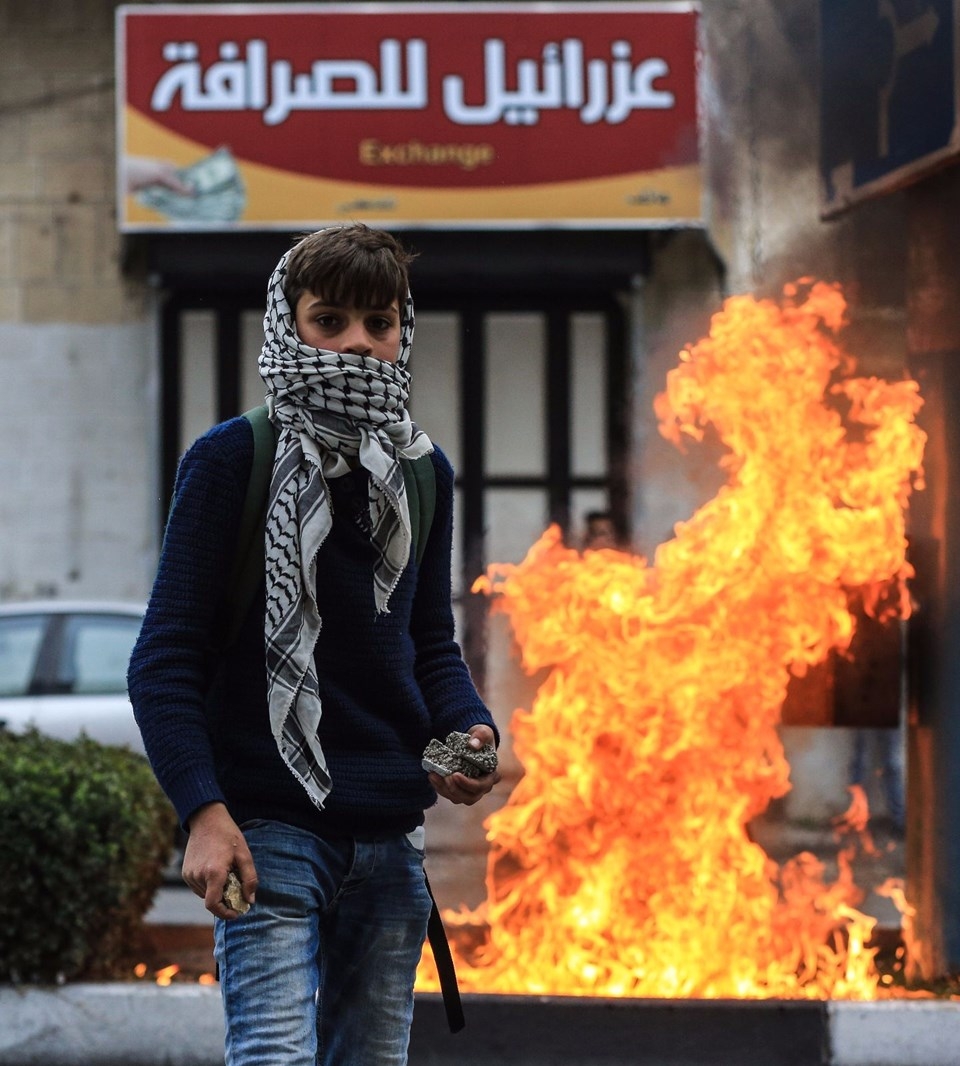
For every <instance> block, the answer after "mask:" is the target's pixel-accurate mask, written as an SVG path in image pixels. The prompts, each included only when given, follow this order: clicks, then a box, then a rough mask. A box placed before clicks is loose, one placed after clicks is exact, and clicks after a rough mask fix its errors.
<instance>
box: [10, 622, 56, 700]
mask: <svg viewBox="0 0 960 1066" xmlns="http://www.w3.org/2000/svg"><path fill="white" fill-rule="evenodd" d="M46 624H47V620H46V619H45V618H44V617H43V615H39V614H35V615H28V616H21V617H18V618H0V696H25V695H26V694H27V692H28V691H29V689H30V682H31V681H32V680H33V672H34V668H35V667H36V664H37V656H38V655H39V653H40V645H41V644H42V643H43V632H44V629H45V628H46Z"/></svg>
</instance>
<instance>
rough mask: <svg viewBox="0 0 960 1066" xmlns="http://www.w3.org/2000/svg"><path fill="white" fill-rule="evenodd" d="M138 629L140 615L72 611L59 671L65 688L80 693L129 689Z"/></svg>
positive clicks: (60, 680) (67, 622) (65, 632)
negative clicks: (131, 660)
mask: <svg viewBox="0 0 960 1066" xmlns="http://www.w3.org/2000/svg"><path fill="white" fill-rule="evenodd" d="M139 632H140V619H139V618H128V617H124V616H123V615H99V616H97V615H71V616H70V617H69V618H68V619H67V620H66V626H65V629H64V634H63V659H62V662H61V664H60V669H59V671H58V673H59V674H60V676H59V678H58V681H59V682H60V683H61V685H62V686H63V690H64V691H66V692H72V693H74V695H78V696H79V695H84V694H90V693H96V694H98V695H99V694H102V693H115V694H116V693H124V692H126V691H127V663H128V662H129V661H130V653H131V652H132V651H133V645H134V643H135V642H136V639H137V634H138V633H139Z"/></svg>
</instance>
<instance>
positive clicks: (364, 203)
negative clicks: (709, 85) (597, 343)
mask: <svg viewBox="0 0 960 1066" xmlns="http://www.w3.org/2000/svg"><path fill="white" fill-rule="evenodd" d="M117 20H118V21H117V29H118V33H117V41H118V46H117V47H118V57H117V61H118V86H119V89H118V125H119V139H120V146H121V151H120V166H119V197H118V199H119V204H120V212H119V217H120V224H121V228H123V229H125V230H161V229H169V228H176V229H210V228H214V229H237V228H247V229H250V228H255V229H268V228H280V227H283V228H289V227H291V226H307V225H313V224H319V223H323V222H328V221H337V220H344V219H346V218H353V219H363V220H366V221H376V222H378V223H382V224H390V225H394V226H403V225H424V224H439V225H447V226H455V225H456V226H459V225H463V226H478V225H483V226H508V225H528V224H534V225H535V224H537V223H541V222H542V223H560V224H567V225H581V226H630V225H640V226H650V225H677V224H696V223H698V222H699V221H700V171H699V155H698V136H697V133H698V131H697V77H696V75H697V10H696V6H695V5H693V4H689V3H642V2H637V3H582V4H543V3H540V4H509V3H484V4H470V3H462V4H461V3H457V4H415V5H414V4H411V5H406V4H395V3H390V4H344V5H338V4H326V3H324V4H290V5H287V4H270V5H267V4H189V5H186V4H184V5H163V4H151V5H149V6H124V7H120V8H119V9H118V13H117Z"/></svg>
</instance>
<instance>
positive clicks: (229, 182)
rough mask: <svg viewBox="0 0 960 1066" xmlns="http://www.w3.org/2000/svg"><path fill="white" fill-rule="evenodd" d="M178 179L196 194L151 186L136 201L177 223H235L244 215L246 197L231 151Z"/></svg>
mask: <svg viewBox="0 0 960 1066" xmlns="http://www.w3.org/2000/svg"><path fill="white" fill-rule="evenodd" d="M177 175H178V176H179V178H180V179H181V181H183V182H184V183H185V184H187V185H189V186H190V188H191V189H193V190H194V194H193V195H192V196H186V195H184V194H183V193H178V192H175V191H174V190H173V189H168V188H166V186H163V185H148V186H146V188H144V189H141V190H140V192H139V193H137V199H138V200H139V202H140V203H141V204H143V205H144V207H149V208H151V209H152V210H154V211H158V212H160V214H162V215H166V216H167V218H169V219H172V220H173V221H176V222H236V220H237V219H238V218H240V216H241V215H242V214H243V209H244V207H245V206H246V202H247V194H246V190H245V189H244V186H243V180H242V179H241V177H240V169H239V168H238V166H237V162H236V160H235V159H234V158H233V154H232V153H231V151H230V149H229V148H226V147H222V148H218V149H217V150H216V151H215V152H212V153H211V154H210V155H208V156H204V158H203V159H199V160H197V162H196V163H193V164H191V165H190V166H188V167H183V168H182V169H180V170H178V171H177Z"/></svg>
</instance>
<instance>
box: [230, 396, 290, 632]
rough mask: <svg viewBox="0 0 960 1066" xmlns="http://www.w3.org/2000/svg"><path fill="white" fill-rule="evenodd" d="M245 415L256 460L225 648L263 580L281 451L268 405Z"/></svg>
mask: <svg viewBox="0 0 960 1066" xmlns="http://www.w3.org/2000/svg"><path fill="white" fill-rule="evenodd" d="M243 417H244V418H245V419H246V420H247V421H248V422H249V423H250V428H251V429H252V430H253V462H252V464H251V466H250V480H249V481H248V482H247V494H246V496H245V497H244V500H243V512H242V513H241V515H240V529H239V531H238V533H237V551H236V554H235V555H234V557H233V570H232V571H231V573H230V582H229V584H228V585H227V599H226V604H225V607H224V618H225V620H226V636H225V637H224V642H223V647H224V648H229V647H230V645H231V644H233V642H234V641H235V640H236V639H237V636H238V635H239V633H240V627H241V626H242V625H243V622H244V619H245V618H246V617H247V614H248V613H249V611H250V605H251V604H252V603H253V597H254V596H255V595H256V593H257V589H258V588H259V587H260V582H261V581H262V580H263V565H264V564H263V530H264V526H265V525H266V520H267V503H268V501H269V499H270V477H271V475H272V474H273V459H274V456H275V455H276V452H277V431H276V429H275V428H274V425H273V423H272V422H271V421H270V418H269V416H268V415H267V408H266V405H265V404H261V405H260V406H259V407H254V408H252V409H251V410H249V411H244V413H243Z"/></svg>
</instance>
